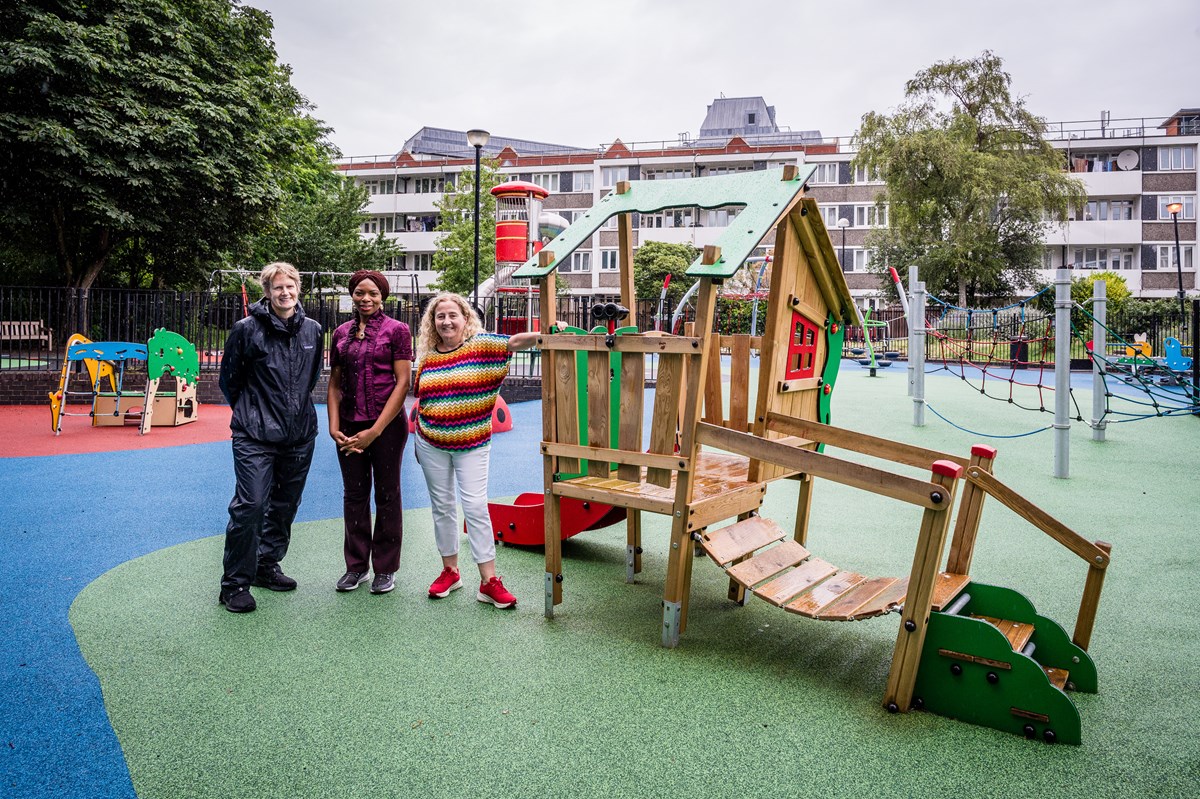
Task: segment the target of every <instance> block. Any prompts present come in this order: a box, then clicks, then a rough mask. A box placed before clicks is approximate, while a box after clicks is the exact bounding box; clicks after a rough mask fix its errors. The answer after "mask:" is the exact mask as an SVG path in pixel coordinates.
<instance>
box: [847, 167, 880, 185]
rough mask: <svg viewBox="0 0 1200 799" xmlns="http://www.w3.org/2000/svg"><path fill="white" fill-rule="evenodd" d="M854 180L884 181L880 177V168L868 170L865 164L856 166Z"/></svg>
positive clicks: (863, 181) (861, 181) (859, 181)
mask: <svg viewBox="0 0 1200 799" xmlns="http://www.w3.org/2000/svg"><path fill="white" fill-rule="evenodd" d="M854 182H855V183H882V182H883V179H882V178H880V177H879V170H878V169H870V170H868V169H867V168H866V167H865V166H856V167H854Z"/></svg>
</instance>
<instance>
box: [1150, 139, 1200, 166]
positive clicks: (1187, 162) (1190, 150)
mask: <svg viewBox="0 0 1200 799" xmlns="http://www.w3.org/2000/svg"><path fill="white" fill-rule="evenodd" d="M1158 168H1159V170H1161V171H1163V172H1171V171H1178V170H1183V169H1187V170H1194V169H1195V168H1196V148H1195V147H1194V146H1192V145H1177V146H1175V147H1159V148H1158Z"/></svg>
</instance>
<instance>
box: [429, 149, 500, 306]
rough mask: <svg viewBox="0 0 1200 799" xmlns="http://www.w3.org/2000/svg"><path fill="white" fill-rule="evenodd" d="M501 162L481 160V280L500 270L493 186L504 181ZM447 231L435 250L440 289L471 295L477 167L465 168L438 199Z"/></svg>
mask: <svg viewBox="0 0 1200 799" xmlns="http://www.w3.org/2000/svg"><path fill="white" fill-rule="evenodd" d="M499 166H500V162H499V161H497V160H496V159H494V158H484V159H482V160H481V161H480V162H479V282H480V283H482V282H483V281H485V280H487V279H488V278H489V277H491V276H492V274H493V273H495V271H496V198H495V197H493V196H492V192H491V190H492V188H493V187H494V186H496V185H498V184H499V183H500V179H501V177H500V174H499V173H498V172H497V171H496V170H497V169H498V168H499ZM437 208H438V210H439V211H440V212H441V220H440V221H439V222H438V226H437V230H438V232H439V233H444V234H445V235H444V236H442V238H441V239H439V240H438V243H437V249H436V250H435V251H434V253H433V269H434V271H435V272H438V273H439V275H440V276H439V277H438V280H437V286H436V288H438V289H441V290H444V291H456V292H458V293H459V294H462V295H464V296H469V295H470V294H471V292H472V290H473V289H474V286H475V169H474V168H473V167H470V168H467V169H464V170H462V172H460V173H459V174H458V182H457V185H456V186H455V187H454V188H453V189H452V190H449V191H447V192H446V194H445V195H443V197H442V199H441V200H439V201H438V202H437Z"/></svg>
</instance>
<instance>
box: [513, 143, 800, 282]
mask: <svg viewBox="0 0 1200 799" xmlns="http://www.w3.org/2000/svg"><path fill="white" fill-rule="evenodd" d="M816 169H817V168H816V167H815V166H812V165H807V166H801V167H799V169H798V170H797V173H796V178H795V179H794V180H783V179H782V178H783V171H782V170H780V169H765V170H757V171H754V172H738V173H735V174H732V175H717V176H715V177H709V178H686V179H683V180H633V181H630V182H629V185H630V189H629V191H627V192H626V193H624V194H617V193H616V192H615V191H614V192H612V193H610V194H609V195H608V196H606V197H604V198H603V199H602V200H600V202H599V203H597V204H596V205H595V206H593V207H592V208H591V210H589V211H587V212H586V213H584V214H582V215H581V216H579V217H578V218H577V219H576V221H575V222H573V223H572V224H571V226H570V227H568V228H567V229H566V230H564V231H563V232H562V233H559V234H558V236H556V237H555V238H554V240H553V241H551V242H550V243H549V244H547V245H546V246H545V247H544V248H543V250H546V251H549V252H552V253H554V259H555V260H554V262H553V263H551V264H550V265H549V266H538V257H537V256H534V257H533V258H530V259H529V260H528V261H526V262H525V263H524V264H522V265H521V267H520V268H519V269H517V271H516V272H514V273H513V277H514V278H525V279H533V278H539V277H545V276H546V275H548V274H550V273H551V272H553V271H554V269H555V268H556V267H557V265H558V264H560V263H566V259H567V258H568V256H570V254H571V253H573V252H574V251H575V250H576V249H577V248H578V247H579V246H580V245H581V244H583V243H584V242H585V241H587V240H588V238H590V237H591V236H592V234H593V233H595V232H596V231H597V230H599V229H600V228H601V227H602V226H603V225H604V223H605V222H606V221H608V220H609V219H611V218H612V217H614V216H616V215H617V214H622V213H629V212H632V211H636V212H638V213H643V214H649V213H654V212H655V211H661V210H663V209H664V208H682V207H689V206H691V207H696V206H699V207H700V208H721V207H724V206H728V205H738V206H744V208H743V209H742V211H741V212H740V213H739V214H738V215H737V218H736V219H735V220H734V221H733V222H731V223H730V225H729V227H727V228H726V229H725V232H724V233H722V234H721V237H720V238H719V239H718V240H717V242H716V245H717V246H718V247H720V248H721V257H720V258H719V259H718V260H717V262H716V263H715V264H710V265H707V266H706V265H704V264H702V263H701V259H700V258H697V259H696V260H695V262H693V263H692V265H691V266H690V267H689V268H688V270H687V274H688V275H690V276H691V277H712V278H727V277H732V276H733V275H734V273H736V272H737V270H738V269H739V268H740V267H741V265H742V262H743V261H745V260H746V258H748V257H749V256H750V254H751V253H753V252H754V248H755V247H756V246H757V245H758V243H759V242H760V241H762V240H763V237H765V236H766V235H767V234H768V233H770V232H771V229H772V228H773V227H774V226H775V224H776V223H777V222H778V221H779V218H780V217H781V216H782V215H783V214H784V213H785V212H786V211H787V210H788V209H789V208H790V207H791V206H792V203H793V202H794V201H795V199H796V197H797V196H799V194H800V192H801V190H803V188H804V183H805V181H807V180H808V179H809V177H810V176H811V175H812V173H813V172H815V171H816Z"/></svg>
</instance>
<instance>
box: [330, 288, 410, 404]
mask: <svg viewBox="0 0 1200 799" xmlns="http://www.w3.org/2000/svg"><path fill="white" fill-rule="evenodd" d="M356 332H357V330H356V325H355V322H354V320H350V321H349V322H346V323H345V324H342V325H339V326H338V328H337V330H334V331H333V347H332V348H331V353H330V363H331V364H332V365H333V366H340V367H341V369H342V402H341V405H339V406H338V416H340V417H341V419H342V421H346V422H371V421H374V420H376V419H378V418H379V414H381V413H383V406H384V405H386V404H387V401H388V397H389V396H391V393H392V389H394V388H395V387H396V372H395V367H394V362H395V361H411V360H412V333H410V332H409V329H408V325H406V324H404V323H403V322H397V321H396V320H395V319H393V318H391V317H390V316H386V315H385V314H384V313H383V311H378V312H376V313H375V314H372V315H371V317H370V318H369V319H367V327H366V331H365V333H366V336H365V338H363V339H361V340H360V339H359V338H358V337H357V335H356Z"/></svg>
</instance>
